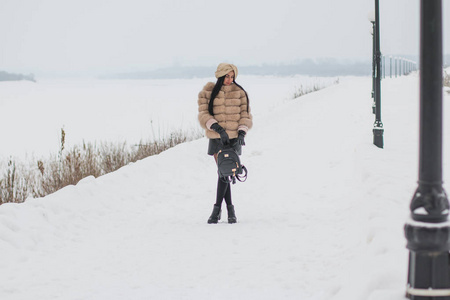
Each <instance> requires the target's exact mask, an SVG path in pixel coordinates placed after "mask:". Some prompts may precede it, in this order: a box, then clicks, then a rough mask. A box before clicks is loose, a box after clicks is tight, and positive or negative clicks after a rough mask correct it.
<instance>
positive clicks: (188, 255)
mask: <svg viewBox="0 0 450 300" xmlns="http://www.w3.org/2000/svg"><path fill="white" fill-rule="evenodd" d="M244 79H245V78H244V77H242V80H241V81H240V82H241V84H242V85H243V86H244V87H245V88H246V89H247V91H248V92H249V94H250V97H251V101H252V102H251V103H252V108H253V113H254V128H253V129H252V130H251V131H250V132H249V134H248V137H247V139H246V143H247V145H246V146H245V148H244V153H243V155H242V161H243V163H244V164H245V165H246V166H247V168H248V169H249V177H248V180H247V181H246V182H245V183H237V184H236V185H234V186H232V191H233V201H234V204H235V207H236V214H237V217H238V223H237V224H233V225H229V224H228V223H226V222H221V223H219V224H217V225H209V224H207V223H206V220H207V218H208V216H209V214H210V213H211V210H212V206H213V203H214V198H215V189H216V182H217V177H216V169H215V165H214V161H213V159H212V158H211V157H209V156H207V155H206V148H207V140H206V139H205V138H203V139H200V140H196V141H192V142H189V143H185V144H181V145H178V146H177V147H175V148H172V149H170V150H168V151H166V152H163V153H162V154H160V155H157V156H153V157H149V158H147V159H144V160H142V161H139V162H137V163H134V164H131V165H129V166H126V167H123V168H121V169H120V170H118V171H116V172H114V173H110V174H107V175H105V176H102V177H99V178H97V179H94V178H92V177H90V178H86V179H84V180H82V181H81V182H80V183H79V184H78V185H76V186H69V187H66V188H64V189H62V190H60V191H58V192H56V193H54V194H52V195H49V196H47V197H45V198H41V199H29V200H28V201H26V202H25V203H23V204H4V205H2V206H0V249H1V253H2V255H0V269H1V272H0V282H2V284H1V286H0V299H8V300H18V299H20V300H22V299H47V300H49V299H64V300H72V299H83V300H85V299H92V300H94V299H95V300H98V299H108V300H114V299H258V300H259V299H308V300H330V299H331V300H361V299H367V300H378V299H383V300H401V299H404V298H403V297H404V291H405V286H406V275H407V256H408V251H407V249H406V248H405V245H406V240H405V238H404V236H403V225H404V224H405V222H406V221H407V218H408V213H409V208H408V207H409V203H410V200H411V197H412V194H413V192H414V190H415V188H416V187H417V183H416V181H417V163H418V102H419V99H418V91H419V89H418V75H417V74H413V75H410V76H407V77H401V78H396V79H386V80H383V82H382V121H383V124H384V128H385V133H384V142H385V148H384V149H379V148H377V147H375V146H374V145H373V144H372V137H373V135H372V125H373V122H374V115H373V114H372V98H371V97H370V92H371V78H369V77H364V78H343V79H342V78H341V80H340V83H339V84H338V85H333V86H331V87H329V88H326V89H324V90H321V91H319V92H316V93H312V94H308V95H306V96H303V97H301V98H298V99H296V100H291V101H289V100H287V99H288V98H289V97H288V95H289V93H290V92H291V91H286V90H285V91H284V92H280V91H279V90H277V91H275V89H271V86H270V81H268V82H265V81H264V80H265V79H261V80H260V81H251V80H250V81H248V82H247V84H246V81H245V80H244ZM274 80H275V79H274ZM277 80H278V79H277ZM287 80H290V79H287ZM193 82H196V84H194V85H196V86H195V88H194V87H192V85H193V84H192V83H193ZM272 82H274V81H272ZM197 83H198V84H197ZM264 83H266V84H264ZM120 84H126V83H120ZM142 85H143V86H144V85H145V84H144V83H142ZM202 85H203V82H202V83H201V81H200V80H192V81H190V82H188V83H187V84H186V85H185V86H184V88H185V89H186V90H185V92H184V93H182V94H183V95H184V101H190V102H192V101H194V102H195V101H196V96H197V93H198V90H199V88H201V87H202ZM277 86H278V85H277ZM177 88H179V89H182V88H183V87H180V86H178V87H177ZM60 92H61V94H64V90H61V91H60ZM124 93H125V92H124ZM283 93H287V94H288V95H286V94H283ZM64 95H65V94H64ZM125 95H127V94H125ZM130 95H133V91H130ZM73 97H75V96H73ZM168 98H170V97H168ZM264 99H265V100H270V101H268V103H265V104H263V102H264V101H262V100H264ZM166 101H167V102H164V103H161V106H162V107H164V108H165V109H164V111H165V110H168V111H171V110H172V109H174V108H173V107H172V104H171V102H170V101H169V99H166ZM449 101H450V95H449V94H447V93H445V95H444V109H445V112H444V114H445V118H444V122H445V123H444V128H445V130H444V135H445V136H444V141H445V148H444V153H448V152H449V151H448V149H450V131H449V130H446V129H447V128H449V126H448V122H449V120H450V105H448V103H449ZM81 103H85V102H81ZM112 103H115V102H114V101H113V102H112ZM55 105H56V104H55ZM83 105H88V103H87V102H86V103H85V104H83ZM37 108H38V104H36V109H37ZM185 108H186V111H185V112H184V113H185V116H186V119H185V121H186V122H187V123H188V122H193V121H192V120H195V118H196V106H195V105H194V106H192V105H190V104H189V105H187V106H186V107H185ZM67 109H68V110H70V109H73V110H75V111H80V113H81V112H82V111H81V110H80V108H78V107H77V106H76V105H75V106H74V107H71V108H70V107H67ZM105 109H108V107H107V106H106V107H105ZM129 110H130V112H129V114H130V115H133V110H132V108H129ZM161 111H162V110H161ZM135 113H136V114H138V115H139V114H141V113H142V112H139V111H136V112H135ZM190 114H194V116H191V115H190ZM26 117H32V116H31V115H27V116H26ZM158 117H159V115H158ZM24 118H25V116H24ZM80 118H82V117H81V116H80ZM25 120H26V118H25ZM31 120H33V121H35V122H36V121H37V119H31ZM61 120H64V121H65V120H66V119H64V118H62V119H61ZM68 124H69V123H66V124H65V125H66V126H67V127H69V125H68ZM111 124H112V125H114V124H113V123H111ZM32 125H33V123H32V124H31V126H32ZM112 125H111V126H112ZM119 127H120V126H119ZM114 128H116V127H114ZM128 129H129V128H128ZM92 130H96V129H95V128H92ZM119 135H120V133H119ZM56 136H57V133H56ZM55 143H56V142H55ZM449 174H450V159H449V158H448V157H446V156H444V180H445V179H446V178H448V176H449ZM444 187H445V188H446V190H447V191H448V190H449V186H448V183H447V182H445V184H444ZM225 217H226V214H225ZM225 219H226V218H225Z"/></svg>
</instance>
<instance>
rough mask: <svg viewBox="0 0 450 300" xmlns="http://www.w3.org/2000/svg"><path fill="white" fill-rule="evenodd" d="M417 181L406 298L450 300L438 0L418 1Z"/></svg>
mask: <svg viewBox="0 0 450 300" xmlns="http://www.w3.org/2000/svg"><path fill="white" fill-rule="evenodd" d="M419 146H420V147H419V182H418V184H419V185H418V188H417V189H416V191H415V193H414V196H413V199H412V201H411V205H410V209H411V219H410V220H408V222H407V223H406V225H405V228H404V229H405V236H406V239H407V248H408V249H409V268H408V287H407V296H408V297H409V298H410V299H412V300H431V299H439V300H450V265H449V263H450V255H449V250H450V222H448V214H449V202H448V199H447V195H446V193H445V190H444V189H443V187H442V0H421V1H420V141H419Z"/></svg>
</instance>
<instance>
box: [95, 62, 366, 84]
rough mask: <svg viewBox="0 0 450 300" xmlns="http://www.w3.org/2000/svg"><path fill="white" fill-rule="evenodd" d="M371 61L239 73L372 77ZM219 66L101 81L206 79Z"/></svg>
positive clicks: (113, 76)
mask: <svg viewBox="0 0 450 300" xmlns="http://www.w3.org/2000/svg"><path fill="white" fill-rule="evenodd" d="M371 63H372V62H371V61H370V60H368V61H362V62H361V61H338V60H334V59H323V60H311V59H306V60H303V61H299V62H295V63H292V64H263V65H259V66H241V67H239V71H240V73H242V74H245V75H262V76H264V75H274V76H292V75H309V76H324V77H327V76H331V77H334V76H345V75H353V76H370V74H371V70H372V65H371ZM215 70H216V66H209V67H200V66H193V67H184V66H173V67H168V68H160V69H156V70H152V71H147V72H131V73H121V74H109V75H102V76H100V77H99V78H100V79H175V78H180V79H184V78H195V77H197V78H203V77H210V76H212V74H214V71H215Z"/></svg>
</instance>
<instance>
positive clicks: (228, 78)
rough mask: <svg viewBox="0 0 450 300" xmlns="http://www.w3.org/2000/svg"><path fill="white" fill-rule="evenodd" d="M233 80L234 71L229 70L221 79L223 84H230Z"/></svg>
mask: <svg viewBox="0 0 450 300" xmlns="http://www.w3.org/2000/svg"><path fill="white" fill-rule="evenodd" d="M233 81H234V71H230V73H228V74H227V75H225V79H224V81H223V85H231V84H232V83H233Z"/></svg>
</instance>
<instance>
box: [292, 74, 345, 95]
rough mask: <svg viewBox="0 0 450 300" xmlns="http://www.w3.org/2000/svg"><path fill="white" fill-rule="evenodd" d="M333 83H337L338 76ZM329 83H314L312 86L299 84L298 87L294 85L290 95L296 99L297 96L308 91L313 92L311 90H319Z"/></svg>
mask: <svg viewBox="0 0 450 300" xmlns="http://www.w3.org/2000/svg"><path fill="white" fill-rule="evenodd" d="M333 84H339V78H337V79H336V80H335V81H334V82H333ZM327 86H329V85H319V84H314V85H313V86H312V87H306V88H305V87H303V85H300V87H296V88H295V91H294V93H293V95H292V99H296V98H298V97H301V96H304V95H306V94H309V93H313V92H317V91H320V90H321V89H324V88H326V87H327Z"/></svg>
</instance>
